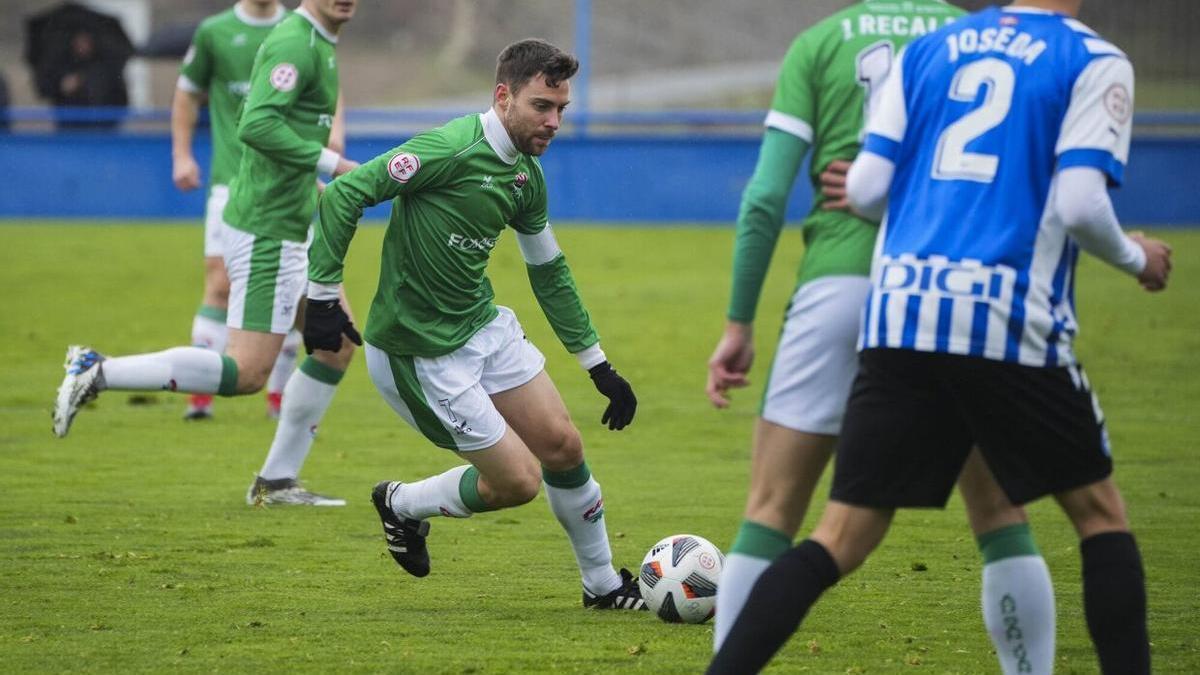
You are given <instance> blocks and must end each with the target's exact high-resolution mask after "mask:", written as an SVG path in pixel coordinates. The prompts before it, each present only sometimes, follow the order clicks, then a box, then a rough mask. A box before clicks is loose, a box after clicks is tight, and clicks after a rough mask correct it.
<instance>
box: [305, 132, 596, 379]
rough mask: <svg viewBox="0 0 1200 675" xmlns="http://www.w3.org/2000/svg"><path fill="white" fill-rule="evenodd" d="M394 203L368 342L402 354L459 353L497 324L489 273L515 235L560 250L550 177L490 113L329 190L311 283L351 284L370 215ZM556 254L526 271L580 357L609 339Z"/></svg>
mask: <svg viewBox="0 0 1200 675" xmlns="http://www.w3.org/2000/svg"><path fill="white" fill-rule="evenodd" d="M389 199H390V200H393V201H392V214H391V220H390V222H389V223H388V228H387V232H386V233H385V235H384V241H383V256H382V262H381V265H380V272H379V288H378V290H377V291H376V293H375V299H374V301H373V302H372V303H371V313H370V315H369V317H368V319H367V328H366V335H365V338H366V340H367V341H368V342H370V343H371V344H373V345H375V346H376V347H379V348H380V349H383V350H384V351H387V352H389V353H391V354H395V355H411V356H423V357H434V356H441V355H443V354H448V353H450V352H452V351H454V350H455V349H458V348H459V347H461V346H462V345H463V344H465V343H466V342H467V340H469V339H470V338H471V336H472V335H474V334H475V333H476V332H477V331H478V330H479V329H480V328H482V327H484V326H485V325H487V323H488V322H490V321H491V320H492V319H493V318H495V317H496V314H497V312H496V307H495V305H494V304H493V302H492V299H493V292H492V285H491V282H489V281H488V278H487V274H486V270H487V264H488V260H489V259H490V257H491V252H492V249H493V248H494V247H495V246H496V242H497V240H498V239H499V238H500V235H501V233H503V232H504V229H505V227H511V228H513V229H514V230H516V232H517V233H518V234H519V235H531V236H534V237H536V238H537V239H539V240H541V241H542V243H543V244H545V243H546V241H549V242H552V241H553V240H552V238H551V235H550V232H549V231H546V228H547V226H548V223H547V215H546V183H545V178H544V177H543V175H542V167H541V165H540V164H539V163H538V161H537V159H536V158H534V157H532V156H530V155H526V154H523V153H521V152H519V151H518V150H516V148H515V147H514V146H513V144H512V141H511V139H510V137H509V136H508V133H507V132H506V131H505V130H504V127H503V125H502V124H501V122H500V119H499V118H498V117H497V116H496V114H495V112H493V111H488V112H487V113H484V114H482V115H467V116H465V117H460V118H458V119H456V120H453V121H451V122H450V123H448V124H446V125H445V126H443V127H439V128H437V129H434V130H432V131H429V132H426V133H423V134H419V135H417V136H416V137H414V138H412V139H411V140H409V141H408V142H406V143H404V144H403V145H401V146H399V147H397V148H394V149H393V150H390V151H388V152H386V153H384V154H382V155H380V156H378V157H376V158H375V159H372V160H371V161H369V162H367V163H365V164H363V165H362V166H360V167H358V168H357V169H355V170H353V171H351V172H350V173H348V174H346V175H344V176H341V177H339V178H338V179H337V180H335V181H333V182H332V183H330V184H329V187H327V188H326V189H325V194H324V195H323V196H322V197H321V203H320V207H319V212H320V217H319V218H318V220H317V225H316V234H315V237H314V239H313V243H312V246H311V247H310V249H309V268H308V269H309V274H308V275H309V279H310V280H311V281H313V282H317V283H321V284H337V283H340V282H341V280H342V263H343V260H344V259H345V255H346V250H347V249H348V247H349V245H350V239H351V237H353V236H354V230H355V227H356V225H357V223H358V219H359V218H360V217H361V216H362V211H363V208H365V207H367V206H371V205H374V204H378V203H380V202H383V201H386V200H389ZM543 248H544V247H543ZM550 250H551V253H550V254H547V255H546V256H545V257H546V258H549V259H542V260H535V261H530V262H527V264H526V269H527V271H528V274H529V279H530V283H531V285H532V286H533V290H534V295H535V296H536V297H537V299H538V302H539V304H540V305H541V307H542V310H543V312H545V314H546V318H547V319H548V320H549V322H550V325H551V326H552V327H553V328H554V331H555V333H556V334H557V336H558V338H559V340H561V341H562V343H563V345H564V346H565V347H566V348H567V350H568V351H570V352H572V353H576V352H580V351H582V350H584V349H586V348H588V347H591V346H592V345H595V344H596V343H597V342H598V341H599V338H598V337H597V335H596V331H595V329H594V328H593V327H592V323H591V319H590V318H589V316H588V313H587V311H586V310H585V309H584V307H583V303H582V301H581V300H580V298H579V293H578V291H577V290H576V288H575V283H574V281H573V280H572V277H571V273H570V270H569V269H568V267H567V265H566V260H565V258H564V257H563V255H562V253H561V252H560V251H558V250H557V246H556V245H552V247H551V249H550ZM527 260H529V258H528V256H527Z"/></svg>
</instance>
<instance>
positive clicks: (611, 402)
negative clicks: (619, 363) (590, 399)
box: [588, 361, 637, 429]
mask: <svg viewBox="0 0 1200 675" xmlns="http://www.w3.org/2000/svg"><path fill="white" fill-rule="evenodd" d="M588 375H591V376H592V383H593V384H595V385H596V391H598V392H600V393H601V394H604V395H605V396H606V397H608V407H607V408H605V409H604V416H603V417H601V418H600V423H601V424H607V425H608V428H609V429H624V428H625V427H627V426H629V423H630V422H632V421H633V414H634V413H635V412H636V411H637V397H636V396H634V395H633V387H631V386H629V383H628V382H626V381H625V378H623V377H621V376H620V375H618V374H617V371H615V370H613V367H612V366H611V365H609V363H608V361H605V362H603V363H601V364H599V365H595V366H592V367H591V368H589V369H588Z"/></svg>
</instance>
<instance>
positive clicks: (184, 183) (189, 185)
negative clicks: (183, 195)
mask: <svg viewBox="0 0 1200 675" xmlns="http://www.w3.org/2000/svg"><path fill="white" fill-rule="evenodd" d="M171 180H172V181H174V182H175V187H177V188H179V189H180V190H183V191H184V192H187V191H188V190H195V189H196V188H198V187H200V165H199V164H196V158H195V157H192V156H191V155H184V156H181V157H176V158H175V159H174V160H172V162H171Z"/></svg>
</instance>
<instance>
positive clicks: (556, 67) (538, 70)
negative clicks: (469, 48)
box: [496, 38, 579, 94]
mask: <svg viewBox="0 0 1200 675" xmlns="http://www.w3.org/2000/svg"><path fill="white" fill-rule="evenodd" d="M577 70H579V59H577V58H575V57H574V56H572V55H570V54H568V53H566V52H564V51H563V50H561V49H559V48H558V47H555V46H554V45H552V44H550V43H549V42H546V41H545V40H540V39H538V38H527V39H524V40H520V41H518V42H514V43H512V44H511V45H509V46H507V47H505V48H504V49H503V51H501V52H500V56H499V57H497V58H496V84H500V83H501V82H503V83H504V84H506V85H508V88H509V89H511V90H512V92H513V93H514V94H515V93H517V91H518V90H520V89H521V88H522V87H524V86H525V83H527V82H529V81H530V80H532V79H533V78H535V77H537V76H538V75H539V74H540V75H542V76H544V77H545V78H546V84H547V85H549V86H551V87H557V86H558V83H559V82H562V81H563V80H569V79H571V76H573V75H574V74H575V71H577Z"/></svg>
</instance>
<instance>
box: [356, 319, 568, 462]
mask: <svg viewBox="0 0 1200 675" xmlns="http://www.w3.org/2000/svg"><path fill="white" fill-rule="evenodd" d="M497 309H498V310H499V311H500V314H499V316H497V317H496V318H495V319H493V320H492V322H491V323H489V324H488V325H486V326H484V327H483V328H481V329H479V332H477V333H475V335H473V336H471V339H470V340H468V341H467V344H465V345H463V346H462V347H459V348H458V349H456V350H454V351H453V352H450V353H449V354H446V355H444V356H438V357H434V358H425V357H421V356H396V355H393V354H388V353H387V352H385V351H383V350H382V349H379V348H378V347H375V346H374V345H371V344H369V343H368V344H367V345H366V352H367V372H368V373H370V375H371V380H372V381H373V382H374V383H375V387H376V388H377V389H379V393H381V394H383V398H384V399H385V400H386V401H387V402H388V405H390V406H392V409H393V410H395V411H396V412H397V413H399V415H400V417H402V418H404V421H405V422H408V424H409V425H410V426H412V427H413V428H414V429H416V430H417V431H419V432H421V434H422V435H424V436H425V438H428V439H429V440H430V441H432V442H433V444H434V445H437V446H438V447H442V448H446V449H448V450H456V451H459V452H468V451H471V450H482V449H484V448H490V447H492V446H493V445H495V444H496V443H499V442H500V438H501V437H502V436H504V431H505V430H506V429H507V428H508V423H507V422H505V421H504V417H503V416H501V415H500V411H498V410H496V406H495V405H494V404H493V403H492V399H491V395H492V394H498V393H500V392H502V391H508V390H509V389H514V388H516V387H519V386H521V385H523V384H525V383H526V382H529V381H530V380H532V379H533V378H534V377H536V376H537V374H538V373H540V372H542V370H543V369H544V368H545V365H546V357H544V356H542V353H541V352H540V351H538V348H537V347H535V346H533V343H532V342H530V341H529V340H527V339H525V331H524V330H522V328H521V324H520V323H519V322H518V321H517V317H516V315H515V314H513V312H512V310H511V309H509V308H507V307H498V308H497Z"/></svg>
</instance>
